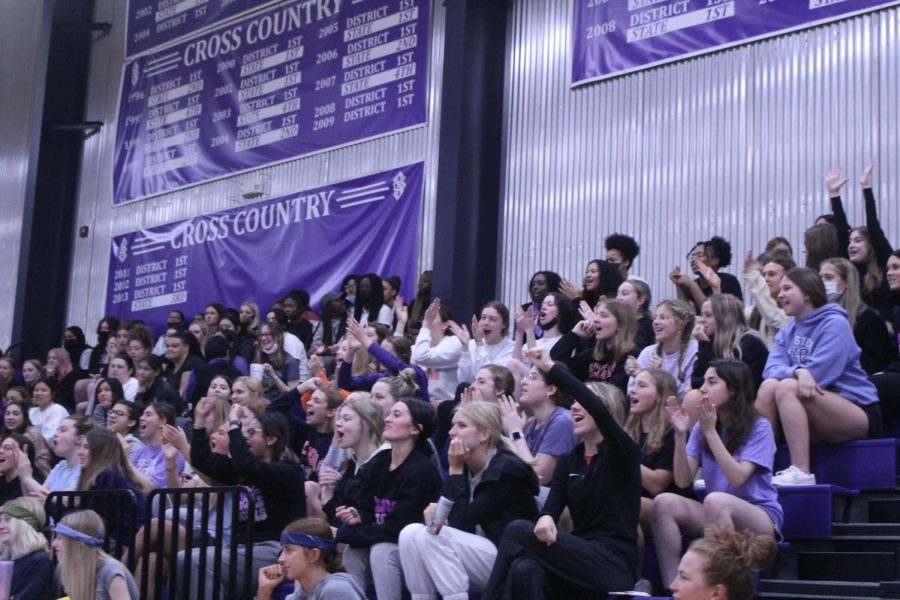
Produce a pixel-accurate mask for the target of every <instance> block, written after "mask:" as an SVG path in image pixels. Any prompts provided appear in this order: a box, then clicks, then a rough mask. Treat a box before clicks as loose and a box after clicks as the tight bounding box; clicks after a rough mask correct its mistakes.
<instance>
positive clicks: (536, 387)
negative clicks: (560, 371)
mask: <svg viewBox="0 0 900 600" xmlns="http://www.w3.org/2000/svg"><path fill="white" fill-rule="evenodd" d="M498 402H499V406H500V412H501V413H502V415H503V432H504V434H505V435H506V436H507V437H508V438H509V440H510V444H511V446H512V448H513V450H515V451H516V453H517V454H518V455H519V456H520V457H521V458H522V460H524V461H525V462H526V463H528V464H529V465H531V466H532V468H533V469H534V471H535V473H536V474H537V476H538V481H539V483H540V484H541V486H543V488H546V489H547V490H548V491H549V488H547V486H549V485H550V480H551V478H552V477H553V470H554V469H555V468H556V464H557V462H558V461H559V457H560V456H562V455H563V454H565V453H566V452H568V451H570V450H571V449H572V448H574V447H575V445H576V444H577V443H578V438H577V437H575V431H574V424H573V423H572V414H571V413H570V412H569V408H570V407H571V404H572V402H571V399H570V398H569V397H568V395H566V393H565V392H563V391H562V390H561V389H560V388H559V387H557V386H556V385H553V384H552V383H550V382H548V381H547V380H546V379H545V377H544V374H543V373H541V372H540V370H538V369H537V368H535V367H531V369H530V370H529V371H528V375H526V376H525V377H524V378H523V379H522V394H521V396H520V397H519V405H520V406H521V407H522V408H524V409H525V410H526V411H527V413H528V415H530V417H526V415H523V414H521V413H520V412H519V410H518V408H519V407H518V406H516V403H515V401H514V400H513V399H512V398H511V397H510V396H505V397H502V398H500V399H499V401H498ZM542 498H544V499H546V494H545V493H544V494H542Z"/></svg>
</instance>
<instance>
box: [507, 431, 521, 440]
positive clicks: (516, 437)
mask: <svg viewBox="0 0 900 600" xmlns="http://www.w3.org/2000/svg"><path fill="white" fill-rule="evenodd" d="M509 437H511V438H512V440H513V441H514V442H518V441H519V440H521V439H522V432H521V431H513V432H512V433H511V434H509Z"/></svg>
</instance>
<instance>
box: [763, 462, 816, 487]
mask: <svg viewBox="0 0 900 600" xmlns="http://www.w3.org/2000/svg"><path fill="white" fill-rule="evenodd" d="M772 485H816V476H815V475H813V474H811V473H805V472H803V471H801V470H800V469H798V468H797V467H795V466H794V465H791V466H790V467H788V468H787V469H785V470H784V471H778V472H777V473H775V475H774V476H773V477H772Z"/></svg>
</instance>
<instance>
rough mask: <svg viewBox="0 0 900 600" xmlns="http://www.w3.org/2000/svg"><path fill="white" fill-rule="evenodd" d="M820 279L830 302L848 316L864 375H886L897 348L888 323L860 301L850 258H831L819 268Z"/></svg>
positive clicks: (856, 279) (857, 282)
mask: <svg viewBox="0 0 900 600" xmlns="http://www.w3.org/2000/svg"><path fill="white" fill-rule="evenodd" d="M819 277H820V278H821V279H822V283H823V284H824V285H825V292H826V294H827V295H828V301H829V302H834V303H835V304H837V305H838V306H840V307H841V308H843V309H844V310H845V311H846V312H847V320H848V321H849V322H850V328H851V329H853V337H854V339H855V340H856V345H857V346H859V349H860V355H859V363H860V366H861V367H862V368H863V371H865V372H866V373H867V374H869V375H874V374H875V373H880V372H882V371H884V369H885V367H887V366H888V365H889V364H890V363H891V362H892V361H893V360H894V359H895V358H896V354H895V351H894V345H893V344H892V340H891V336H890V334H889V333H888V329H887V325H886V324H885V322H884V320H882V318H881V316H880V315H879V314H878V313H877V312H876V311H875V310H873V309H872V308H870V307H869V306H867V305H866V304H864V303H863V299H862V298H861V297H860V293H859V291H860V290H859V277H858V276H857V272H856V267H854V265H853V263H852V262H850V261H849V260H847V259H846V258H829V259H828V260H826V261H823V262H822V265H821V266H820V267H819Z"/></svg>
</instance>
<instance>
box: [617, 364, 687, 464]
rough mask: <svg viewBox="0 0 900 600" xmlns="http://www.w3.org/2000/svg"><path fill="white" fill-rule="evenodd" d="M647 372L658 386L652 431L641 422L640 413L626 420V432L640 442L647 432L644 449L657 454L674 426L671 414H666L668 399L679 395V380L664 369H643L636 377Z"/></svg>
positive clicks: (655, 385) (629, 416) (654, 384)
mask: <svg viewBox="0 0 900 600" xmlns="http://www.w3.org/2000/svg"><path fill="white" fill-rule="evenodd" d="M641 373H646V374H648V375H649V376H650V378H651V379H653V387H655V388H656V404H654V406H653V423H652V425H650V431H644V430H643V427H642V423H641V417H640V415H635V414H629V415H628V420H627V421H625V427H624V429H625V433H627V434H628V435H630V436H631V439H633V440H634V441H635V442H640V440H641V434H642V433H646V434H647V439H646V440H645V441H644V451H645V452H647V453H648V454H656V453H657V452H659V449H660V448H662V441H663V438H664V437H666V434H667V433H668V432H669V430H670V429H671V428H672V424H671V423H670V422H669V416H668V415H667V414H666V399H667V398H668V397H669V396H677V395H678V382H676V381H675V378H674V377H673V376H672V374H671V373H669V372H668V371H664V370H663V369H654V368H648V369H641V371H640V372H639V373H638V374H637V375H635V376H634V377H635V379H637V377H638V376H639V375H640V374H641Z"/></svg>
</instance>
